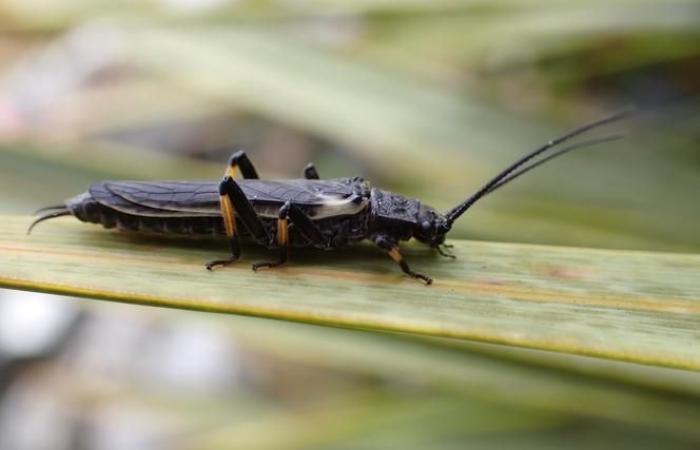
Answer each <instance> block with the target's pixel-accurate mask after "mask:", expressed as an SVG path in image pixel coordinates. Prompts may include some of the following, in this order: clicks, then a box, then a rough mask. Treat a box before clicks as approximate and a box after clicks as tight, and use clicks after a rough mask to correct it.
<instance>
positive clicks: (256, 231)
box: [207, 176, 268, 270]
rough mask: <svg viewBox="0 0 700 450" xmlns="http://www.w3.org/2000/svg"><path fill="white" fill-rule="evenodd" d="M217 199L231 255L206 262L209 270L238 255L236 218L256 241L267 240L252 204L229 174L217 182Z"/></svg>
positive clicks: (227, 263)
mask: <svg viewBox="0 0 700 450" xmlns="http://www.w3.org/2000/svg"><path fill="white" fill-rule="evenodd" d="M219 201H220V204H221V215H222V217H223V219H224V228H225V229H226V235H227V236H228V238H229V241H230V243H231V257H230V258H229V259H225V260H217V261H212V262H210V263H208V264H207V269H209V270H212V269H213V268H214V267H217V266H227V265H229V264H231V263H232V262H234V261H236V260H237V259H238V258H239V257H240V253H241V251H240V247H239V244H238V234H239V233H238V227H237V222H236V219H239V220H240V221H241V222H242V223H243V225H244V226H245V227H246V228H247V229H248V231H249V232H250V234H251V235H252V236H253V238H255V239H256V240H257V241H258V242H263V243H267V242H268V237H267V233H266V232H265V227H264V226H263V224H262V222H261V221H260V219H259V218H258V216H257V215H256V214H255V210H254V209H253V205H251V204H250V202H249V201H248V198H247V197H246V196H245V193H244V192H243V190H241V187H240V186H239V185H238V183H236V181H235V180H234V179H233V178H231V177H230V176H226V177H224V179H223V181H221V183H219Z"/></svg>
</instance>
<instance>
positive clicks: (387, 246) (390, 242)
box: [374, 235, 433, 285]
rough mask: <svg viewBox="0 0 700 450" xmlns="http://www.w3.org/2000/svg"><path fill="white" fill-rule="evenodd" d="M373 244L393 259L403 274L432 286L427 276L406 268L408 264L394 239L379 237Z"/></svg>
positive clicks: (431, 280)
mask: <svg viewBox="0 0 700 450" xmlns="http://www.w3.org/2000/svg"><path fill="white" fill-rule="evenodd" d="M374 243H375V244H377V246H379V248H381V249H383V250H385V251H386V252H387V253H388V254H389V256H390V257H391V259H393V260H394V261H395V262H396V263H397V264H398V265H399V266H400V267H401V270H402V271H403V273H405V274H406V275H408V276H410V277H411V278H416V279H419V280H423V281H424V282H425V284H428V285H430V284H433V279H432V278H430V277H429V276H428V275H423V274H421V273H418V272H414V271H413V270H411V268H410V267H409V266H408V263H407V262H406V261H405V260H404V258H403V255H402V254H401V249H400V248H399V244H398V243H397V242H396V240H395V239H393V238H391V237H389V236H384V235H380V236H377V237H376V238H374Z"/></svg>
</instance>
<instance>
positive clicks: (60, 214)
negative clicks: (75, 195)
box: [27, 206, 71, 235]
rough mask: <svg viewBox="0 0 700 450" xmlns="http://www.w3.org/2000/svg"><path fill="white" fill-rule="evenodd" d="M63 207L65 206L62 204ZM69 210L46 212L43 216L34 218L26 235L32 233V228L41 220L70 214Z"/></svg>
mask: <svg viewBox="0 0 700 450" xmlns="http://www.w3.org/2000/svg"><path fill="white" fill-rule="evenodd" d="M64 208H65V206H64ZM70 215H71V212H70V211H68V209H67V208H66V209H63V210H62V211H55V212H50V213H46V214H44V215H43V216H41V217H39V218H38V219H36V220H35V221H34V222H32V224H31V225H29V228H27V235H29V234H31V233H32V230H33V229H34V227H35V226H37V225H38V224H40V223H41V222H43V221H45V220H49V219H55V218H56V217H63V216H70Z"/></svg>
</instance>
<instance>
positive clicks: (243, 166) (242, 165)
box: [226, 150, 260, 179]
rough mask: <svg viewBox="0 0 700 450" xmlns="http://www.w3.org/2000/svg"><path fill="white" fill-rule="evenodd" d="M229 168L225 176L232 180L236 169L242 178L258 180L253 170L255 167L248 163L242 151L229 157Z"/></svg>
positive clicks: (256, 172)
mask: <svg viewBox="0 0 700 450" xmlns="http://www.w3.org/2000/svg"><path fill="white" fill-rule="evenodd" d="M228 165H229V167H228V169H226V176H229V177H231V178H233V177H234V176H235V175H236V169H238V170H240V171H241V175H243V178H247V179H258V178H260V177H258V171H257V170H255V166H254V165H253V163H252V162H250V159H248V155H246V153H245V152H244V151H243V150H239V151H237V152H236V153H234V154H233V155H231V159H229V164H228Z"/></svg>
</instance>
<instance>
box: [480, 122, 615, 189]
mask: <svg viewBox="0 0 700 450" xmlns="http://www.w3.org/2000/svg"><path fill="white" fill-rule="evenodd" d="M625 136H626V135H625V134H622V133H621V134H613V135H610V136H605V137H600V138H596V139H589V140H587V141H582V142H578V143H576V144H572V145H569V146H568V147H564V148H562V149H561V150H557V151H556V152H554V153H552V154H551V155H548V156H546V157H545V158H542V159H540V160H538V161H536V162H534V163H532V164H530V165H529V166H526V167H523V168H521V169H520V170H518V171H517V172H514V173H511V174H510V175H509V176H507V177H506V178H504V179H502V180H501V181H499V182H498V184H496V185H495V186H494V187H492V188H491V189H489V191H488V192H487V194H490V193H492V192H493V191H495V190H496V189H499V188H501V187H503V186H504V185H506V184H508V183H510V182H511V181H513V180H515V179H516V178H518V177H520V176H521V175H524V174H526V173H527V172H529V171H531V170H532V169H534V168H536V167H538V166H541V165H542V164H544V163H546V162H547V161H549V160H552V159H554V158H556V157H557V156H561V155H563V154H565V153H569V152H571V151H573V150H578V149H580V148H589V147H595V146H597V145H600V144H605V143H607V142H612V141H618V140H620V139H622V138H624V137H625Z"/></svg>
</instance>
